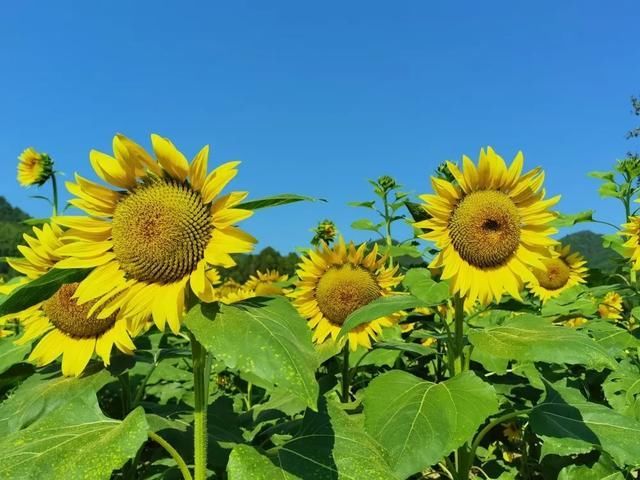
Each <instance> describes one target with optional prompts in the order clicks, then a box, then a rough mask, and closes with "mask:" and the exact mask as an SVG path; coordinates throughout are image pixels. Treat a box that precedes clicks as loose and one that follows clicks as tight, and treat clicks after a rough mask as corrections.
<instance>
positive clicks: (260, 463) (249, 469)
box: [227, 445, 300, 480]
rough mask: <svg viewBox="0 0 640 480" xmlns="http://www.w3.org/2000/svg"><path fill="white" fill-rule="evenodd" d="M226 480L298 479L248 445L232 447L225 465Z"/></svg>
mask: <svg viewBox="0 0 640 480" xmlns="http://www.w3.org/2000/svg"><path fill="white" fill-rule="evenodd" d="M227 475H228V480H273V479H275V478H279V479H282V480H299V479H300V477H297V476H295V475H292V474H290V473H287V472H285V471H284V470H282V469H281V468H280V467H277V466H276V465H274V464H273V463H272V462H271V460H269V458H268V457H266V456H264V455H262V454H261V453H259V452H258V451H257V450H256V449H255V448H253V447H250V446H249V445H238V446H237V447H234V449H233V450H232V451H231V455H230V456H229V464H228V465H227Z"/></svg>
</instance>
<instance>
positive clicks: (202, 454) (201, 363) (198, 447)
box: [190, 335, 211, 480]
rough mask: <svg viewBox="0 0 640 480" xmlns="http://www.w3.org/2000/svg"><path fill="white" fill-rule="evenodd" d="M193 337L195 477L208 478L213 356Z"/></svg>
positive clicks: (199, 479)
mask: <svg viewBox="0 0 640 480" xmlns="http://www.w3.org/2000/svg"><path fill="white" fill-rule="evenodd" d="M190 337H191V356H192V359H193V389H194V393H195V406H194V411H193V425H194V426H193V452H194V463H195V471H194V479H195V480H206V478H207V407H208V403H209V376H210V373H211V357H210V356H209V354H208V353H207V351H206V350H205V348H204V347H203V346H202V344H201V343H200V342H198V340H196V338H195V337H194V336H193V335H190Z"/></svg>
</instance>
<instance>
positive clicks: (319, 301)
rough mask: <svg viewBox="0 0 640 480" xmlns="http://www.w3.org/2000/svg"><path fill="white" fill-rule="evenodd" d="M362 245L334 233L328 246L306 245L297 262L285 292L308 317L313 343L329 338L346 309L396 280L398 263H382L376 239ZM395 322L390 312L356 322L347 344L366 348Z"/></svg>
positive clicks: (382, 293) (359, 304) (386, 290)
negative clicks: (292, 285) (291, 286)
mask: <svg viewBox="0 0 640 480" xmlns="http://www.w3.org/2000/svg"><path fill="white" fill-rule="evenodd" d="M366 248H367V245H366V244H362V245H360V246H359V247H358V248H356V247H355V245H354V244H353V243H349V245H346V244H345V242H344V239H342V238H340V239H339V241H338V242H337V243H336V244H335V245H334V246H333V247H329V246H327V244H326V243H323V244H322V245H321V246H320V247H319V248H318V249H316V250H310V251H309V253H308V254H307V255H305V256H304V257H303V258H302V259H301V261H300V263H299V264H298V277H299V281H298V282H297V288H296V290H295V291H294V292H292V293H291V294H290V295H291V296H292V297H293V298H294V301H293V303H294V305H295V306H296V308H297V309H298V311H299V312H300V314H301V315H302V316H303V317H305V318H307V319H308V322H309V326H310V327H311V328H312V329H313V340H314V342H316V343H323V342H324V341H325V340H326V339H327V337H331V338H332V339H333V340H334V341H335V340H336V339H337V337H338V333H339V332H340V329H341V327H342V324H343V323H344V321H345V320H346V318H347V317H348V316H349V315H350V314H351V313H353V312H354V311H356V310H357V309H358V308H360V307H363V306H365V305H367V304H368V303H370V302H372V301H373V300H375V299H377V298H380V297H382V296H387V295H391V294H392V289H393V287H395V286H396V285H398V284H399V283H400V281H401V280H402V277H401V276H399V275H396V273H397V271H398V266H397V265H396V266H395V267H387V266H386V265H385V261H386V257H384V256H380V255H378V246H377V244H376V245H374V246H373V248H372V249H371V251H370V252H369V253H368V254H367V253H366ZM396 321H397V318H396V316H387V317H382V318H378V319H376V320H373V321H371V322H368V323H364V324H362V325H359V326H357V327H356V328H354V329H353V330H352V331H351V332H349V333H348V342H349V348H350V349H351V350H356V349H357V348H358V346H359V345H361V346H363V347H365V348H371V340H370V339H371V338H373V339H375V338H377V336H378V335H379V334H380V333H381V332H382V328H383V327H389V326H391V325H393V324H394V323H395V322H396Z"/></svg>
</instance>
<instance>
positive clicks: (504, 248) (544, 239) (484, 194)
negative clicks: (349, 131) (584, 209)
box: [414, 147, 560, 309]
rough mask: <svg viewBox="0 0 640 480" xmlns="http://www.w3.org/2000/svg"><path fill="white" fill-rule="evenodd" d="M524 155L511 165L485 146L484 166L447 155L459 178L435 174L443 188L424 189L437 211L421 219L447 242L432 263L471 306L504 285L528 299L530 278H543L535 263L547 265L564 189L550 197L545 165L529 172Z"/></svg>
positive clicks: (432, 235) (429, 232)
mask: <svg viewBox="0 0 640 480" xmlns="http://www.w3.org/2000/svg"><path fill="white" fill-rule="evenodd" d="M523 162H524V160H523V155H522V153H518V154H517V155H516V157H515V159H514V160H513V162H512V163H511V165H510V166H509V167H508V168H507V166H506V165H505V162H504V160H503V159H502V158H501V157H500V156H498V155H497V154H496V153H495V152H494V151H493V150H492V149H491V148H490V147H489V148H487V150H486V151H485V150H484V149H483V150H481V152H480V160H479V162H478V165H477V166H476V165H474V163H473V162H472V161H471V160H470V159H469V158H468V157H466V156H465V157H463V161H462V170H461V169H459V168H458V167H457V166H456V165H455V164H453V163H451V162H447V167H448V169H449V172H450V173H451V175H452V176H453V178H454V179H455V181H447V180H445V179H442V178H436V177H431V184H432V185H433V189H434V191H435V194H434V195H422V196H421V197H420V198H421V199H422V200H423V201H424V202H425V204H423V206H422V207H423V209H424V210H425V212H426V213H427V214H428V215H429V218H428V219H427V220H422V221H419V222H417V223H415V224H414V225H415V226H416V227H417V228H420V229H424V230H425V231H426V233H424V234H423V235H421V238H424V239H426V240H430V241H432V242H434V243H435V245H436V247H438V248H439V249H440V252H439V253H438V254H437V255H436V257H435V258H434V260H433V261H432V262H431V264H430V265H429V267H430V268H442V278H443V279H447V280H449V282H450V285H451V292H452V293H454V294H459V295H460V296H463V297H465V306H466V308H467V309H468V308H470V307H471V306H472V305H473V304H474V303H475V301H476V300H479V301H480V302H481V303H482V304H485V305H486V304H488V303H490V302H491V301H492V300H494V301H496V302H498V301H500V298H501V297H502V295H503V294H504V293H508V294H509V295H511V296H512V297H514V298H516V299H518V300H521V296H520V291H521V290H522V287H523V285H524V283H525V282H535V277H534V276H533V273H531V271H530V268H532V267H533V268H539V269H543V268H544V264H543V262H542V259H544V258H546V257H548V253H547V252H548V249H549V247H550V246H552V245H555V244H556V243H557V242H556V241H555V240H553V239H552V238H551V237H550V235H552V234H554V233H556V232H557V230H556V229H555V228H552V227H551V226H549V223H550V222H551V221H552V220H553V219H554V218H556V215H555V214H554V213H553V212H551V211H550V210H549V208H550V207H552V206H553V205H555V204H556V203H557V202H558V201H559V199H560V197H559V196H556V197H553V198H549V199H546V200H545V199H544V197H545V191H544V189H542V184H543V182H544V172H543V171H542V170H540V169H539V168H536V169H534V170H531V171H529V172H527V173H525V174H522V167H523Z"/></svg>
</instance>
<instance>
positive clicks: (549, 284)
mask: <svg viewBox="0 0 640 480" xmlns="http://www.w3.org/2000/svg"><path fill="white" fill-rule="evenodd" d="M542 263H543V264H544V266H545V268H546V270H534V272H533V274H534V275H535V276H536V278H537V279H538V282H539V283H540V286H541V287H544V288H546V289H547V290H557V289H558V288H562V287H564V286H565V285H566V284H567V282H568V281H569V275H570V274H571V270H570V269H569V265H567V264H566V263H565V262H564V261H563V260H562V259H560V258H549V259H545V260H543V261H542Z"/></svg>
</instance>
